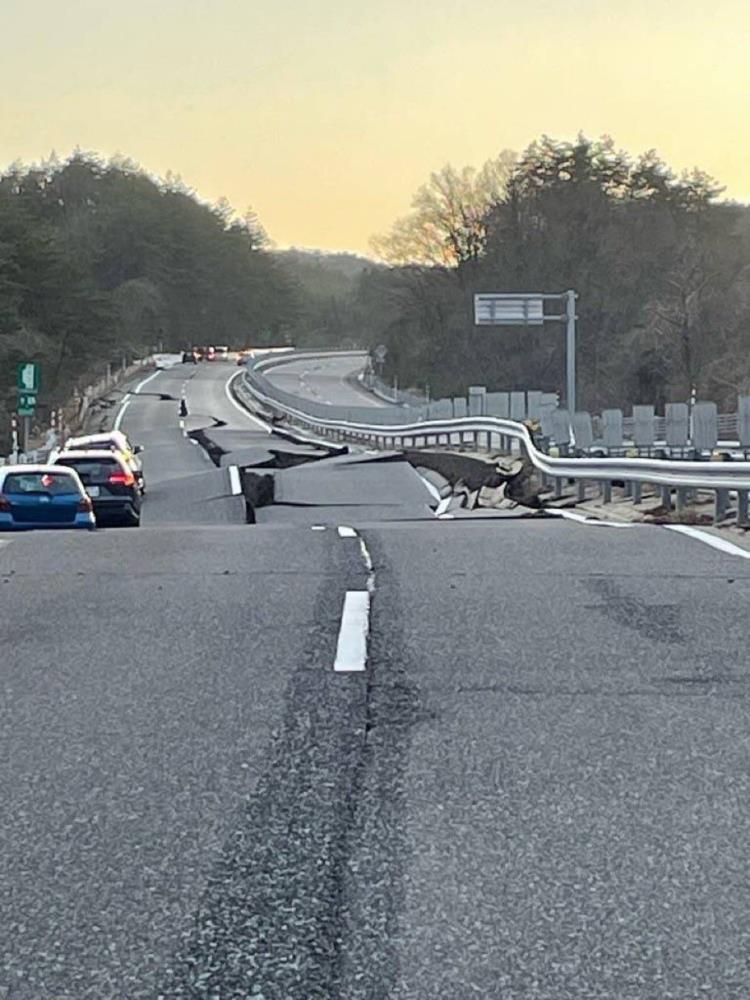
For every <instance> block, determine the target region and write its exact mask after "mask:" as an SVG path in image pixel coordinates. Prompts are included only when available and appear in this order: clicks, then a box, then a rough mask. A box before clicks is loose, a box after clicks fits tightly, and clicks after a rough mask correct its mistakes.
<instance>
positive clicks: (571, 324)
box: [565, 291, 576, 420]
mask: <svg viewBox="0 0 750 1000" xmlns="http://www.w3.org/2000/svg"><path fill="white" fill-rule="evenodd" d="M565 298H566V302H565V321H566V345H567V350H566V355H567V358H566V375H567V380H566V381H567V390H566V395H567V399H566V401H565V402H566V405H567V407H568V413H569V414H570V419H571V420H572V419H573V414H574V413H575V412H576V293H575V292H574V291H568V292H566V293H565Z"/></svg>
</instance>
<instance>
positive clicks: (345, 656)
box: [333, 590, 370, 673]
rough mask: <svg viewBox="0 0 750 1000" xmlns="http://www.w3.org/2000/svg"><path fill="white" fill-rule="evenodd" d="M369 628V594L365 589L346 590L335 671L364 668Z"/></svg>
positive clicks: (346, 671) (334, 665)
mask: <svg viewBox="0 0 750 1000" xmlns="http://www.w3.org/2000/svg"><path fill="white" fill-rule="evenodd" d="M369 630H370V594H369V593H368V591H366V590H348V591H347V592H346V596H345V597H344V610H343V611H342V613H341V628H340V629H339V638H338V643H337V645H336V659H335V661H334V664H333V669H334V670H335V671H336V672H337V673H351V672H354V671H361V670H364V669H365V664H366V663H367V634H368V632H369Z"/></svg>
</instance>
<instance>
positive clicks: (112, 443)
mask: <svg viewBox="0 0 750 1000" xmlns="http://www.w3.org/2000/svg"><path fill="white" fill-rule="evenodd" d="M101 449H106V450H107V451H119V452H120V454H121V455H122V457H123V458H124V459H125V461H126V462H127V463H128V466H129V467H130V469H131V471H132V473H133V475H134V476H135V478H136V482H137V483H138V489H139V490H140V491H141V496H143V494H144V493H145V492H146V482H145V479H144V477H143V465H142V463H141V460H140V458H139V457H138V456H139V455H141V454H142V453H143V448H142V447H141V446H140V445H139V444H131V443H130V441H129V439H128V437H127V435H126V434H125V433H124V432H123V431H114V430H113V431H102V432H101V433H99V434H83V435H80V436H79V437H72V438H68V440H67V441H66V442H65V445H64V446H63V448H62V451H100V450H101Z"/></svg>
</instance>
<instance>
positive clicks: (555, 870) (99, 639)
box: [0, 364, 750, 1000]
mask: <svg viewBox="0 0 750 1000" xmlns="http://www.w3.org/2000/svg"><path fill="white" fill-rule="evenodd" d="M231 374H232V372H231V370H230V369H229V367H228V366H225V365H219V364H217V365H215V366H211V365H205V366H199V367H198V369H197V370H195V369H192V370H188V368H187V366H185V367H183V366H179V367H178V368H175V369H173V370H171V371H169V372H165V373H162V374H160V375H158V376H156V377H155V378H154V379H153V380H151V381H150V382H149V383H148V384H147V385H144V387H143V390H142V391H143V393H144V395H142V396H141V397H134V398H133V399H132V400H131V401H130V403H129V404H128V407H127V410H126V411H125V412H124V413H123V418H122V422H123V426H124V427H125V429H127V430H128V432H129V433H130V434H132V435H133V436H134V437H136V438H138V439H139V440H140V441H141V442H142V443H143V444H144V445H145V448H146V450H145V453H144V454H145V461H146V474H147V480H148V490H149V494H148V499H147V503H146V505H145V506H144V526H143V527H142V528H141V529H140V530H138V531H133V530H132V529H113V530H107V531H99V532H96V533H94V534H93V535H89V534H88V533H81V534H76V535H71V534H66V533H62V532H60V533H45V534H42V533H34V534H27V535H24V536H14V537H10V536H2V538H1V539H0V593H2V605H1V606H2V623H3V624H2V638H3V644H2V650H3V655H2V658H0V679H1V680H2V691H3V698H2V701H1V702H0V706H1V708H0V711H1V713H2V714H1V716H0V733H2V740H3V751H4V752H3V753H2V754H1V755H0V794H1V795H2V803H3V808H2V810H0V855H1V856H2V860H3V865H2V867H1V868H0V926H2V928H3V933H2V935H1V936H0V955H1V956H2V961H1V962H0V997H2V998H3V1000H47V998H50V1000H62V998H66V1000H67V998H76V1000H82V998H95V1000H110V998H111V1000H146V998H148V1000H155V998H160V997H161V998H164V1000H172V998H188V997H189V998H196V1000H197V998H200V1000H204V998H205V1000H228V998H231V1000H235V998H236V1000H239V998H246V997H263V998H264V1000H282V998H283V1000H317V998H320V1000H324V998H325V1000H360V998H361V1000H365V998H366V1000H435V998H437V997H441V998H443V997H445V998H446V1000H448V998H450V1000H453V998H456V1000H463V998H469V997H479V998H482V997H487V998H493V1000H494V998H498V1000H501V998H502V1000H507V998H510V1000H516V998H518V1000H527V998H529V1000H531V998H533V1000H589V998H591V1000H594V998H595V1000H605V998H606V1000H609V998H612V1000H667V998H675V1000H693V998H710V1000H744V998H746V997H747V996H748V987H747V983H748V958H747V956H748V954H749V950H748V945H749V944H750V941H749V940H748V938H750V930H748V928H750V887H749V886H748V881H747V876H746V868H747V863H746V844H747V841H748V837H749V835H750V830H749V829H748V827H749V826H750V809H749V808H748V797H749V796H748V793H749V792H750V788H749V787H748V786H749V785H750V766H749V765H750V742H749V740H748V732H750V725H749V723H750V718H749V716H750V711H749V709H750V706H749V704H748V697H747V691H748V685H747V680H748V668H747V656H746V647H747V635H746V631H747V630H746V624H745V623H746V617H747V607H748V598H749V597H750V563H748V562H747V561H746V560H742V559H740V558H737V557H734V556H730V555H725V554H723V553H720V552H717V551H715V550H713V549H711V548H709V547H707V546H705V545H703V544H701V543H700V542H698V541H695V540H693V539H687V538H685V537H684V536H680V535H676V534H674V533H671V532H669V531H666V530H663V529H660V528H657V527H646V526H641V527H634V528H628V529H619V530H615V529H609V528H603V527H590V526H586V525H582V524H577V523H572V522H570V521H563V520H551V519H550V520H544V519H542V520H503V521H498V522H487V521H485V520H477V521H439V520H436V519H435V518H434V517H432V516H431V515H430V513H429V510H428V509H426V511H422V513H421V516H419V517H416V516H415V517H412V516H411V515H409V516H404V517H398V516H396V517H395V518H394V517H393V516H391V517H390V518H388V517H385V516H384V514H383V512H382V511H379V505H378V504H366V503H364V502H363V503H362V504H358V503H354V504H350V505H348V506H347V505H346V504H339V505H337V504H336V503H335V501H336V500H337V499H339V500H341V499H342V498H343V496H344V492H345V491H344V492H342V493H341V494H337V492H336V488H335V486H334V485H333V484H335V483H337V482H339V480H337V479H336V476H339V475H341V474H342V473H341V469H342V468H347V467H348V466H347V463H346V462H330V461H329V462H328V463H327V466H328V472H327V473H326V471H325V470H326V463H323V464H321V465H319V466H318V467H317V471H314V472H313V475H312V478H311V479H310V486H309V488H308V487H307V486H305V481H304V479H303V478H302V477H303V475H304V471H303V470H307V469H309V470H310V471H313V470H314V469H315V467H314V466H309V467H308V466H302V467H300V468H298V469H293V470H285V471H291V472H293V473H294V474H295V478H294V479H292V478H289V479H288V480H287V481H286V485H287V486H290V487H291V485H294V488H295V489H296V490H297V491H298V492H297V494H296V496H297V497H300V496H303V495H305V494H307V499H308V502H309V503H310V504H311V507H310V508H309V509H308V508H305V507H299V508H293V507H288V508H284V507H279V508H278V510H277V511H276V513H277V514H278V515H279V516H278V519H276V520H274V519H273V518H271V519H270V520H269V521H268V522H266V523H259V524H256V525H253V526H250V525H245V524H242V523H240V520H239V517H238V514H239V511H238V508H237V504H238V501H237V498H236V497H234V496H233V495H232V493H231V488H230V484H229V474H228V472H227V469H226V468H224V467H216V466H215V465H214V464H213V463H212V462H210V461H209V460H208V459H207V458H206V457H205V453H204V451H203V449H202V448H201V447H200V446H199V445H198V444H194V443H192V442H191V441H190V439H189V438H186V437H185V436H184V430H185V429H188V428H187V426H186V427H185V428H181V427H180V424H179V421H180V419H182V420H183V421H184V422H186V424H191V425H195V426H196V427H197V426H199V425H201V424H203V425H204V426H207V427H211V426H215V423H216V421H220V422H221V421H226V423H224V424H222V426H221V428H220V429H221V430H223V431H227V432H229V431H231V432H232V433H236V434H237V435H239V437H238V438H237V440H239V441H240V443H241V446H242V447H245V445H244V444H242V441H243V437H242V435H247V436H248V442H249V443H248V444H247V447H249V448H255V447H258V448H259V449H266V448H267V447H268V446H269V443H270V442H269V437H270V436H269V435H268V433H267V431H266V430H265V429H264V428H263V427H261V426H259V425H257V424H255V423H253V422H252V421H251V420H249V419H247V418H245V417H244V416H243V415H242V414H241V413H240V412H239V411H238V410H236V409H235V407H234V406H233V404H232V403H231V402H230V401H229V399H228V397H227V395H226V393H225V385H226V381H227V380H228V378H229V377H230V376H231ZM188 377H189V380H187V381H186V379H188ZM334 377H339V376H338V374H337V375H335V376H331V378H334ZM318 388H319V391H323V384H320V383H319V385H318ZM183 390H184V396H185V401H186V408H187V410H188V416H187V417H182V418H181V417H180V413H179V409H180V408H179V400H180V398H181V397H182V395H183ZM150 392H154V393H156V395H145V394H146V393H150ZM159 393H163V394H167V395H171V396H173V397H174V398H173V399H172V400H164V399H161V398H159V395H158V394H159ZM243 421H245V423H243ZM226 440H230V439H229V438H226ZM230 457H231V451H230ZM378 466H379V467H380V469H381V470H382V482H381V483H380V485H379V484H378V482H377V477H376V479H375V480H373V478H372V477H373V473H372V469H377V468H378ZM396 468H400V466H398V465H397V466H396ZM337 469H338V471H335V470H337ZM367 469H368V471H367V476H368V477H370V479H369V480H368V482H369V485H368V487H367V490H368V492H369V493H370V494H375V495H376V496H377V495H379V492H378V491H379V490H380V489H381V488H383V489H384V488H385V487H383V486H382V483H386V484H392V488H393V490H394V491H395V492H396V494H397V496H396V499H395V500H394V505H395V506H398V504H400V503H403V504H404V505H405V507H406V506H410V505H411V503H412V501H413V500H415V499H416V498H415V496H414V495H413V493H412V490H413V489H414V484H413V482H412V481H411V480H408V479H404V478H403V477H402V475H401V473H400V472H399V473H397V474H396V473H394V472H393V469H389V467H388V463H386V464H380V463H375V465H372V464H370V465H369V466H367ZM326 475H327V476H328V478H329V480H330V482H329V484H328V486H327V487H326V488H327V489H328V490H330V491H331V492H326V493H325V494H321V493H320V490H321V488H322V487H323V485H324V483H325V480H324V479H323V478H322V477H325V476H326ZM342 482H343V480H342ZM350 486H351V482H350V481H348V482H347V485H346V490H348V489H349V488H350ZM299 491H302V492H301V493H300V492H299ZM347 499H348V500H351V499H354V500H355V501H356V500H358V499H359V498H358V497H357V496H356V494H355V495H354V497H351V496H347ZM364 499H367V498H364ZM332 501H333V502H332ZM417 506H419V504H417ZM268 510H269V513H272V512H273V510H274V508H268ZM290 510H306V511H307V513H309V515H310V517H309V518H307V519H306V520H305V521H304V522H295V521H293V520H290V519H289V516H288V514H289V511H290ZM347 510H348V511H349V512H351V513H353V514H354V515H355V518H354V520H355V521H356V524H357V531H358V534H359V537H357V536H356V535H354V534H353V533H349V532H345V533H344V535H345V537H342V536H341V534H340V533H339V532H338V531H337V530H336V518H339V520H338V524H349V523H351V522H350V521H346V520H344V519H343V518H344V515H345V513H346V511H347ZM391 514H393V511H392V510H391ZM316 516H317V517H319V518H320V519H321V521H320V524H319V525H318V527H320V526H323V525H327V526H326V527H325V530H312V529H311V524H312V519H313V518H314V517H316ZM3 543H5V544H3ZM362 546H364V550H363V547H362ZM365 553H366V554H367V555H368V556H369V558H370V559H371V562H372V572H370V570H369V568H368V565H367V559H366V558H365ZM368 584H369V586H370V588H371V590H372V615H371V621H370V641H369V656H368V661H367V665H366V669H365V670H364V671H362V672H354V673H336V672H334V670H333V663H334V659H335V656H336V645H337V638H338V634H339V628H340V624H341V616H342V605H343V602H344V595H345V594H346V592H348V591H352V590H355V591H363V590H365V589H366V588H367V586H368Z"/></svg>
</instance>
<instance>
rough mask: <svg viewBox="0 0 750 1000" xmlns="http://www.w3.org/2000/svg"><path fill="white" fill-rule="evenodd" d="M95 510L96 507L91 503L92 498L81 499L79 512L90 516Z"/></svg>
mask: <svg viewBox="0 0 750 1000" xmlns="http://www.w3.org/2000/svg"><path fill="white" fill-rule="evenodd" d="M93 509H94V505H93V504H92V502H91V497H81V499H80V500H79V501H78V510H79V511H80V512H81V513H82V514H83V513H85V514H90V513H91V511H92V510H93Z"/></svg>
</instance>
